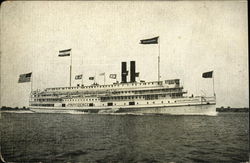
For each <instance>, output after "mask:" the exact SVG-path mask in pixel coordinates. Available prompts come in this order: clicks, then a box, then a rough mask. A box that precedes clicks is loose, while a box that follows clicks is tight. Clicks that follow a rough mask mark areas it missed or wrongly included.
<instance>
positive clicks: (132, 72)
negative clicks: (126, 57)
mask: <svg viewBox="0 0 250 163" xmlns="http://www.w3.org/2000/svg"><path fill="white" fill-rule="evenodd" d="M130 82H131V83H133V82H135V61H130Z"/></svg>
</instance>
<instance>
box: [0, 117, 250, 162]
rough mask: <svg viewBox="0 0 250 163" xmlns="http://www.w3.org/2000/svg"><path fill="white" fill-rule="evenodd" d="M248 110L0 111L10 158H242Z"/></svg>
mask: <svg viewBox="0 0 250 163" xmlns="http://www.w3.org/2000/svg"><path fill="white" fill-rule="evenodd" d="M248 124H249V123H248V113H220V114H219V115H218V116H168V115H98V114H86V115H84V114H81V115H71V114H37V113H32V114H16V113H2V115H1V120H0V125H1V126H0V129H1V151H2V155H3V157H4V159H5V160H6V161H13V162H25V163H26V162H48V163H52V162H53V163H57V162H58V163H59V162H78V163H80V162H84V163H85V162H96V163H102V162H103V163H107V162H121V163H122V162H126V163H127V162H131V163H133V162H141V163H143V162H145V163H151V162H243V161H248V132H249V129H248V128H249V126H248Z"/></svg>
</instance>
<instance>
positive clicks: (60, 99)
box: [34, 98, 62, 101]
mask: <svg viewBox="0 0 250 163" xmlns="http://www.w3.org/2000/svg"><path fill="white" fill-rule="evenodd" d="M34 101H62V100H61V99H58V98H57V99H49V98H48V99H34Z"/></svg>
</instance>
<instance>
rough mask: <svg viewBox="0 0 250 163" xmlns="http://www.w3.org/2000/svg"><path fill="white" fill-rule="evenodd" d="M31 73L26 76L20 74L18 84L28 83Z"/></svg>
mask: <svg viewBox="0 0 250 163" xmlns="http://www.w3.org/2000/svg"><path fill="white" fill-rule="evenodd" d="M31 75H32V72H30V73H27V74H21V75H20V76H19V79H18V83H25V82H30V79H31Z"/></svg>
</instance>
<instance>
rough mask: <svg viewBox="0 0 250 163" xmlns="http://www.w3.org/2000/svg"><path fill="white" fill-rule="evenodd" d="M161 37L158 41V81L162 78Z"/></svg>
mask: <svg viewBox="0 0 250 163" xmlns="http://www.w3.org/2000/svg"><path fill="white" fill-rule="evenodd" d="M160 49H161V48H160V37H159V42H158V50H159V54H158V81H160V79H161V75H160V54H161V51H160Z"/></svg>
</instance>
